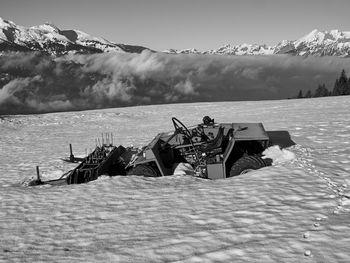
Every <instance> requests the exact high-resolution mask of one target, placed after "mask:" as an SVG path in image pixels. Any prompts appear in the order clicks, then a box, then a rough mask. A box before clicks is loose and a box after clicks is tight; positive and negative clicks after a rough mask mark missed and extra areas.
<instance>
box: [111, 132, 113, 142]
mask: <svg viewBox="0 0 350 263" xmlns="http://www.w3.org/2000/svg"><path fill="white" fill-rule="evenodd" d="M111 140H112V145H113V133H112V132H111Z"/></svg>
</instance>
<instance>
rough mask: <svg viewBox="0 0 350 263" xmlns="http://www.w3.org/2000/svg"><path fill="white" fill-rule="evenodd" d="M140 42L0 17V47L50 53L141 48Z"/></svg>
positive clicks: (124, 50)
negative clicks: (118, 41)
mask: <svg viewBox="0 0 350 263" xmlns="http://www.w3.org/2000/svg"><path fill="white" fill-rule="evenodd" d="M144 49H146V48H145V47H141V46H131V45H123V44H116V43H113V42H110V41H108V40H105V39H103V38H99V37H93V36H91V35H89V34H87V33H84V32H82V31H79V30H60V29H59V28H58V27H56V26H55V25H52V24H50V23H45V24H43V25H39V26H33V27H29V28H28V27H23V26H19V25H16V24H15V23H14V22H12V21H8V20H4V19H2V18H0V52H1V51H42V52H46V53H49V54H53V55H63V54H67V53H69V52H73V53H102V52H137V53H138V52H141V51H142V50H144Z"/></svg>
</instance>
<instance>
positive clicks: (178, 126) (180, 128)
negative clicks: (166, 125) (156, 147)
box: [171, 117, 192, 141]
mask: <svg viewBox="0 0 350 263" xmlns="http://www.w3.org/2000/svg"><path fill="white" fill-rule="evenodd" d="M171 120H172V121H173V125H174V128H175V133H181V134H183V135H184V136H185V137H186V138H187V139H189V140H190V141H191V138H192V134H191V132H190V131H189V130H188V129H187V127H186V126H185V125H184V124H183V123H182V122H181V121H179V120H178V119H177V118H175V117H173V118H171Z"/></svg>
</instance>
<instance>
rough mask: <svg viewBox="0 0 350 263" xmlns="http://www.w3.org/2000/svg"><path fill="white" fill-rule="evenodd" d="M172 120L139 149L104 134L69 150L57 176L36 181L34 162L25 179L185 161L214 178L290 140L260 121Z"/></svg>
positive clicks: (243, 169) (90, 176) (160, 172)
mask: <svg viewBox="0 0 350 263" xmlns="http://www.w3.org/2000/svg"><path fill="white" fill-rule="evenodd" d="M172 123H173V126H174V131H171V132H163V133H159V134H158V135H157V136H156V137H155V138H154V139H153V140H152V141H151V142H150V143H149V144H148V145H146V146H145V147H143V148H140V149H137V148H134V147H127V148H125V147H123V146H121V145H120V146H114V145H113V140H112V142H110V140H109V139H106V143H105V142H104V141H103V140H102V144H101V145H98V146H96V148H95V149H94V150H93V151H92V152H91V153H90V154H89V155H87V156H86V157H85V158H76V157H74V155H73V153H72V150H71V155H70V157H69V158H67V159H65V161H69V162H80V163H79V164H78V166H77V167H76V168H74V169H73V170H71V171H69V172H67V173H65V174H63V175H62V176H61V177H60V178H59V179H56V180H48V181H42V180H41V178H40V173H39V168H38V167H37V179H35V180H33V181H31V182H30V184H29V185H41V184H52V185H58V184H79V183H86V182H89V181H92V180H95V179H97V178H98V177H99V176H100V175H109V176H114V175H140V176H154V177H157V176H167V175H172V174H173V173H174V170H175V167H176V164H179V163H188V164H190V165H191V166H192V167H193V170H194V175H195V176H198V177H202V178H207V179H220V178H226V177H232V176H236V175H240V174H244V173H247V172H249V171H251V170H256V169H259V168H262V167H265V166H269V165H271V163H272V160H271V159H268V158H265V159H264V158H263V157H262V153H263V151H264V150H265V149H267V148H268V147H270V146H273V145H279V146H280V147H281V148H285V147H288V146H291V145H293V144H294V142H293V141H292V140H291V138H290V135H289V133H288V131H265V129H264V126H263V125H262V123H215V121H214V119H211V118H210V117H208V116H205V117H204V118H203V122H202V123H200V124H198V125H195V126H191V127H186V126H185V125H184V124H183V123H182V122H181V121H180V120H178V119H177V118H175V117H173V118H172Z"/></svg>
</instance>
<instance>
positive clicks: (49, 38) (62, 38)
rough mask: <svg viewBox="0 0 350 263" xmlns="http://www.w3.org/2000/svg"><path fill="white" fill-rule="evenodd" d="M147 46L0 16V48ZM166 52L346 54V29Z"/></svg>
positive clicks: (89, 50)
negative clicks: (266, 41) (26, 24)
mask: <svg viewBox="0 0 350 263" xmlns="http://www.w3.org/2000/svg"><path fill="white" fill-rule="evenodd" d="M143 50H150V51H153V50H151V49H149V48H147V47H143V46H135V45H127V44H119V43H115V42H111V41H109V40H106V39H104V38H101V37H95V36H92V35H90V34H87V33H85V32H83V31H80V30H75V29H65V30H61V29H59V28H58V27H57V26H55V25H54V24H52V23H44V24H42V25H38V26H32V27H24V26H19V25H17V24H15V23H14V22H12V21H9V20H4V19H2V18H0V52H6V51H20V52H26V51H27V52H30V51H39V52H44V53H48V54H51V55H56V56H57V55H65V54H69V53H79V54H94V53H105V52H118V53H141V52H142V51H143ZM162 52H163V53H167V54H208V55H277V54H288V55H293V56H338V57H350V31H339V30H337V29H335V30H330V31H319V30H317V29H315V30H312V31H311V32H310V33H308V34H306V35H305V36H303V37H301V38H299V39H297V40H282V41H281V42H279V43H278V44H276V45H274V46H268V45H265V44H263V45H260V44H240V45H232V44H226V45H223V46H221V47H219V48H217V49H212V50H207V51H199V50H198V49H195V48H193V49H183V50H176V49H167V50H164V51H162Z"/></svg>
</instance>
